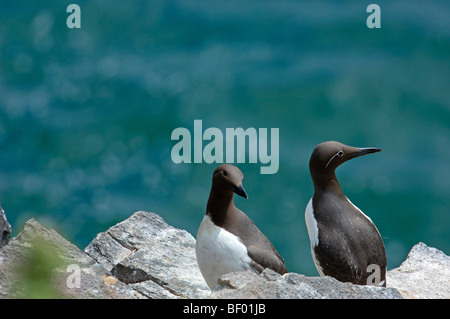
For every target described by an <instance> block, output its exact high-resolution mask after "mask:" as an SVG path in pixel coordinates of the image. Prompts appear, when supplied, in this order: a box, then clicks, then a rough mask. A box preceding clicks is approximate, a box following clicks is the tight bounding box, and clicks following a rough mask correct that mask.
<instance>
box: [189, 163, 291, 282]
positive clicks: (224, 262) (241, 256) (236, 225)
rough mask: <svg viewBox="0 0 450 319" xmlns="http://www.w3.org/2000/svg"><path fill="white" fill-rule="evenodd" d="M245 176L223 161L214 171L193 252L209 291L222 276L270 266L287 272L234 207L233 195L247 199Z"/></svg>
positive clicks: (256, 270) (280, 259) (280, 271)
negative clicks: (244, 185)
mask: <svg viewBox="0 0 450 319" xmlns="http://www.w3.org/2000/svg"><path fill="white" fill-rule="evenodd" d="M243 178H244V175H243V174H242V172H241V171H240V170H239V168H237V167H236V166H233V165H230V164H222V165H220V166H218V167H217V168H216V169H215V171H214V174H213V179H212V186H211V192H210V194H209V199H208V203H207V206H206V214H205V216H204V217H203V220H202V222H201V224H200V227H199V229H198V233H197V241H196V255H197V263H198V266H199V268H200V271H201V273H202V275H203V278H204V279H205V281H206V283H207V284H208V286H209V288H210V289H211V290H212V289H214V288H215V287H216V286H217V284H218V279H219V277H220V276H221V275H223V274H226V273H229V272H235V271H246V270H249V269H250V270H253V271H254V272H256V273H260V272H261V271H263V270H264V269H265V268H270V269H272V270H274V271H276V272H278V273H280V274H284V273H286V272H287V269H286V266H285V263H284V260H283V258H282V257H281V256H280V254H279V253H278V252H277V250H276V249H275V247H274V246H273V245H272V243H271V242H270V241H269V239H267V237H266V236H264V234H263V233H262V232H261V231H260V230H259V229H258V228H257V227H256V225H255V224H254V222H253V221H252V220H251V219H250V218H249V217H248V216H247V215H246V214H245V213H243V212H242V211H241V210H239V209H238V208H236V206H234V202H233V196H234V193H236V194H237V195H239V196H242V197H244V198H246V199H247V198H248V196H247V193H246V192H245V190H244V188H243V186H242V179H243Z"/></svg>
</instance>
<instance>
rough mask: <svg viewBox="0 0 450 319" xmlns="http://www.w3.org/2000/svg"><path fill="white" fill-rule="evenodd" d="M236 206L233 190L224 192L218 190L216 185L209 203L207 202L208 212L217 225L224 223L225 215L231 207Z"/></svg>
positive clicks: (212, 189) (210, 194) (210, 195)
mask: <svg viewBox="0 0 450 319" xmlns="http://www.w3.org/2000/svg"><path fill="white" fill-rule="evenodd" d="M233 207H234V202H233V192H231V191H229V192H226V191H225V192H224V191H223V190H217V189H215V188H214V186H213V187H212V188H211V192H210V193H209V198H208V203H207V204H206V214H207V215H208V216H210V217H211V219H212V221H213V222H214V224H216V225H217V226H221V225H223V223H224V221H225V217H226V216H227V214H228V212H229V211H230V208H233Z"/></svg>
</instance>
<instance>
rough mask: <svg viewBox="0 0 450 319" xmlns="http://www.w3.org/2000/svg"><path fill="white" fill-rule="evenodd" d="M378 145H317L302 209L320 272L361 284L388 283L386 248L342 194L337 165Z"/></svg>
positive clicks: (376, 149)
mask: <svg viewBox="0 0 450 319" xmlns="http://www.w3.org/2000/svg"><path fill="white" fill-rule="evenodd" d="M380 151H382V150H381V149H379V148H356V147H351V146H347V145H344V144H341V143H339V142H324V143H321V144H319V145H317V146H316V148H315V149H314V151H313V153H312V155H311V159H310V161H309V170H310V173H311V178H312V180H313V183H314V196H313V197H312V198H311V200H310V201H309V203H308V205H307V207H306V210H305V220H306V226H307V228H308V234H309V239H310V242H311V253H312V257H313V260H314V264H315V265H316V268H317V271H318V272H319V274H320V275H321V276H331V277H334V278H336V279H337V280H339V281H343V282H352V283H355V284H359V285H366V284H370V285H378V286H386V252H385V249H384V244H383V240H382V239H381V236H380V233H379V232H378V230H377V228H376V227H375V224H374V223H373V222H372V220H371V219H370V218H369V217H368V216H366V215H365V214H364V213H363V212H362V211H361V210H360V209H359V208H358V207H356V206H355V205H353V203H352V202H351V201H350V200H349V199H348V198H347V197H346V196H345V195H344V193H343V192H342V189H341V187H340V185H339V182H338V180H337V178H336V175H335V170H336V168H337V167H338V166H339V165H341V164H342V163H345V162H346V161H348V160H350V159H352V158H356V157H359V156H363V155H367V154H371V153H375V152H380Z"/></svg>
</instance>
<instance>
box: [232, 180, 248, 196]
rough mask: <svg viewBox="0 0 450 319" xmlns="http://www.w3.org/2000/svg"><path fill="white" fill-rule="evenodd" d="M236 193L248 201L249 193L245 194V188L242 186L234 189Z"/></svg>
mask: <svg viewBox="0 0 450 319" xmlns="http://www.w3.org/2000/svg"><path fill="white" fill-rule="evenodd" d="M234 192H235V193H236V194H238V195H239V196H242V197H244V198H245V199H248V196H247V193H246V192H245V189H244V187H242V184H241V185H239V186H235V187H234Z"/></svg>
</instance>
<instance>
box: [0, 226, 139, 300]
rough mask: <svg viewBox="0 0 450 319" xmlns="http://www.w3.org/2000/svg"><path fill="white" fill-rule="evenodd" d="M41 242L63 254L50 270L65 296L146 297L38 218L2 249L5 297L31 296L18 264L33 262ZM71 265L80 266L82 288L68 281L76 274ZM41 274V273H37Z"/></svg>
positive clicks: (0, 284) (1, 292)
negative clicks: (42, 223)
mask: <svg viewBox="0 0 450 319" xmlns="http://www.w3.org/2000/svg"><path fill="white" fill-rule="evenodd" d="M38 241H39V242H41V244H40V245H42V246H41V247H42V248H41V249H43V251H44V253H45V254H49V252H51V251H53V252H55V254H56V255H57V256H59V260H60V262H58V265H57V267H55V268H54V269H50V270H49V271H51V272H52V273H53V281H54V282H53V285H54V286H55V287H56V288H57V289H58V291H59V296H60V297H61V298H139V297H142V295H141V294H140V293H139V292H138V291H136V290H134V289H132V288H130V287H128V286H127V285H125V284H123V283H121V282H120V281H118V280H117V279H115V278H114V277H112V276H111V274H110V273H109V272H108V271H107V270H106V269H104V268H103V267H101V266H100V265H98V264H97V263H96V262H95V260H93V259H92V258H91V257H89V256H88V255H86V254H85V253H83V252H82V251H81V250H80V249H78V248H77V247H76V246H75V245H73V244H72V243H70V242H68V241H67V240H66V239H64V238H63V237H62V236H61V235H59V234H58V233H57V232H56V231H54V230H51V229H47V228H45V227H43V226H42V225H40V224H39V223H38V222H37V221H36V220H34V219H30V220H28V221H27V222H26V223H25V224H24V227H23V230H22V231H21V232H20V233H19V234H18V235H17V236H16V237H14V238H13V239H12V240H11V241H10V242H9V243H8V244H7V245H6V246H4V247H2V248H1V249H0V264H1V265H0V266H1V267H0V296H2V297H5V298H16V297H21V296H27V294H26V290H27V289H29V287H28V286H27V283H26V282H25V283H24V282H23V278H22V277H23V273H21V268H20V267H18V265H23V264H25V265H26V264H27V263H29V262H30V260H29V256H30V252H31V251H32V250H33V249H34V248H35V247H36V245H37V242H38ZM70 265H72V266H73V265H75V267H77V268H78V269H79V274H80V276H79V278H80V286H79V287H76V286H73V285H71V284H68V282H69V279H70V278H69V276H70V275H71V274H73V273H74V272H73V271H72V270H71V269H72V268H70V267H69V266H70ZM36 267H42V265H37V266H36ZM40 270H41V271H47V270H46V269H40ZM68 270H69V271H68ZM37 275H40V273H39V272H37Z"/></svg>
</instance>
